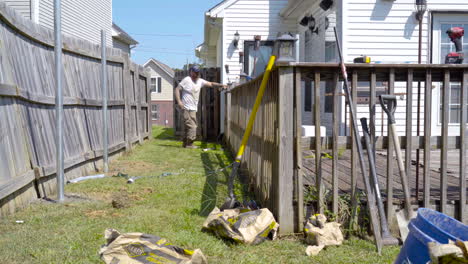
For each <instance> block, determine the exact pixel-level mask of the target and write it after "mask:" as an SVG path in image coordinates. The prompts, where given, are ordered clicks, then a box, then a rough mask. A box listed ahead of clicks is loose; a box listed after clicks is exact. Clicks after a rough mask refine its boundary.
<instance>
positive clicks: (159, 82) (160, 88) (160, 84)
mask: <svg viewBox="0 0 468 264" xmlns="http://www.w3.org/2000/svg"><path fill="white" fill-rule="evenodd" d="M161 90H162V80H161V77H158V93H161Z"/></svg>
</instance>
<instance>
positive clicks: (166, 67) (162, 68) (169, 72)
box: [143, 58, 175, 78]
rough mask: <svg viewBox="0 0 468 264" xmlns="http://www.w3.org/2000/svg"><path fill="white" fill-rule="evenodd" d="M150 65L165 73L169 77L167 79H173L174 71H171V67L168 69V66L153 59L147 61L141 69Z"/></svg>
mask: <svg viewBox="0 0 468 264" xmlns="http://www.w3.org/2000/svg"><path fill="white" fill-rule="evenodd" d="M150 63H153V64H154V65H156V66H157V67H158V68H160V69H161V70H163V71H164V72H165V73H167V75H169V77H171V78H174V76H175V72H174V70H173V69H172V68H171V67H169V66H168V65H166V64H164V63H162V62H160V61H158V60H156V59H153V58H151V59H149V60H148V61H147V62H146V63H145V64H144V65H143V67H148V65H149V64H150Z"/></svg>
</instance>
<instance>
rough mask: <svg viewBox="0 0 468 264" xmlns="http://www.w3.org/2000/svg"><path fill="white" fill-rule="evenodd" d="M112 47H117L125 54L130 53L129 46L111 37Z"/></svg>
mask: <svg viewBox="0 0 468 264" xmlns="http://www.w3.org/2000/svg"><path fill="white" fill-rule="evenodd" d="M112 47H114V48H116V49H119V50H121V51H123V52H125V53H127V54H130V46H129V45H128V44H126V43H123V42H122V41H120V40H117V39H115V38H112Z"/></svg>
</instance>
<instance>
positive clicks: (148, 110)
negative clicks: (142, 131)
mask: <svg viewBox="0 0 468 264" xmlns="http://www.w3.org/2000/svg"><path fill="white" fill-rule="evenodd" d="M150 78H151V77H150V75H149V74H148V73H147V72H146V71H145V79H146V100H145V101H146V122H148V125H147V128H148V131H147V132H148V140H151V139H153V123H152V118H151V87H150V82H151V79H150ZM166 120H167V117H166V115H165V116H164V126H167V124H166Z"/></svg>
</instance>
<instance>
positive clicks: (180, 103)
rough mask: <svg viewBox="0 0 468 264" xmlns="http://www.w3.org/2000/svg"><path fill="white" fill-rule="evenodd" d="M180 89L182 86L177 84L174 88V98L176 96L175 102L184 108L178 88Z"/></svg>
mask: <svg viewBox="0 0 468 264" xmlns="http://www.w3.org/2000/svg"><path fill="white" fill-rule="evenodd" d="M181 89H182V87H180V85H177V87H176V88H175V91H174V93H175V98H176V102H177V105H178V106H179V107H180V108H182V109H184V104H182V100H180V90H181Z"/></svg>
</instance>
